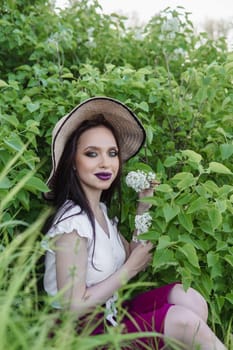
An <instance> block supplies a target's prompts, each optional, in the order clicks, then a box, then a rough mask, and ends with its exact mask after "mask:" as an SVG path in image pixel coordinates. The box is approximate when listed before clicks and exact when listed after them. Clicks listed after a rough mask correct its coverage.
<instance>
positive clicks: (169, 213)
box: [163, 203, 180, 222]
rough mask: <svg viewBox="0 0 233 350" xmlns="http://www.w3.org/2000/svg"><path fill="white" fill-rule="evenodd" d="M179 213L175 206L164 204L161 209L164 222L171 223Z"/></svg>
mask: <svg viewBox="0 0 233 350" xmlns="http://www.w3.org/2000/svg"><path fill="white" fill-rule="evenodd" d="M179 211H180V207H178V206H177V205H170V204H168V203H166V204H165V205H164V207H163V214H164V217H165V220H166V222H169V221H171V220H172V219H173V218H174V217H175V216H176V215H177V214H178V213H179Z"/></svg>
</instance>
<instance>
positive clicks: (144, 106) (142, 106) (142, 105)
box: [138, 101, 149, 112]
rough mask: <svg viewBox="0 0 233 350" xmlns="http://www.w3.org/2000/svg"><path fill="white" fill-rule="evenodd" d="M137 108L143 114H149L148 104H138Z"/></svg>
mask: <svg viewBox="0 0 233 350" xmlns="http://www.w3.org/2000/svg"><path fill="white" fill-rule="evenodd" d="M138 107H139V108H140V109H141V110H142V111H144V112H149V106H148V103H147V102H145V101H143V102H141V103H139V104H138Z"/></svg>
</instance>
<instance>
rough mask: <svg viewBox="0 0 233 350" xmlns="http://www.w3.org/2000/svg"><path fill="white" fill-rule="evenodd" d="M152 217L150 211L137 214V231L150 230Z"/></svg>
mask: <svg viewBox="0 0 233 350" xmlns="http://www.w3.org/2000/svg"><path fill="white" fill-rule="evenodd" d="M151 221H152V217H151V216H150V214H149V213H144V214H142V215H136V216H135V227H136V229H137V233H138V234H140V233H145V232H147V231H148V229H149V227H150V226H151Z"/></svg>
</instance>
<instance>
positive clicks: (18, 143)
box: [4, 133, 24, 151]
mask: <svg viewBox="0 0 233 350" xmlns="http://www.w3.org/2000/svg"><path fill="white" fill-rule="evenodd" d="M4 142H5V144H6V145H7V146H9V147H10V148H11V149H13V150H14V151H21V150H22V148H23V147H24V143H23V142H22V140H21V138H20V137H19V136H18V135H17V134H15V133H11V135H10V136H9V138H7V139H6V140H4Z"/></svg>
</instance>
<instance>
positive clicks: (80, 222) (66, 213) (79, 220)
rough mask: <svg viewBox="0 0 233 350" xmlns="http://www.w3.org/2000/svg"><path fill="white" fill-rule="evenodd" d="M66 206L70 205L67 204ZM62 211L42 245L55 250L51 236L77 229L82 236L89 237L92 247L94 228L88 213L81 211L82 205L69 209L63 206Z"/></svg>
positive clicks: (89, 243)
mask: <svg viewBox="0 0 233 350" xmlns="http://www.w3.org/2000/svg"><path fill="white" fill-rule="evenodd" d="M66 207H68V206H67V205H66ZM62 211H63V213H62V214H61V213H60V212H61V210H60V211H59V212H58V213H57V215H56V217H55V220H54V223H53V224H52V226H51V228H50V229H49V231H48V232H47V234H46V236H45V237H44V239H43V240H42V242H41V245H42V247H43V248H44V249H45V250H49V251H50V252H53V250H52V248H51V238H53V237H55V236H58V235H63V234H65V233H70V232H73V231H76V232H77V234H78V235H79V236H80V237H84V238H87V241H88V246H89V247H90V245H91V243H92V240H93V229H92V225H91V222H90V220H89V219H88V217H87V215H86V214H85V213H83V212H81V210H80V207H79V206H77V205H74V206H72V207H70V208H69V207H68V209H67V210H66V209H65V208H64V207H63V208H62Z"/></svg>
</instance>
